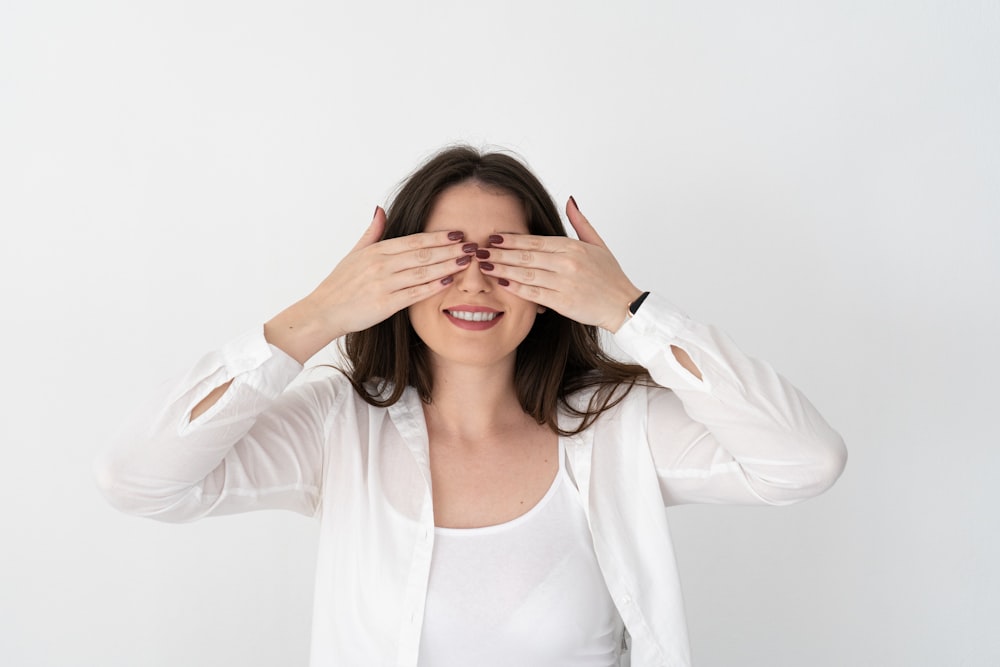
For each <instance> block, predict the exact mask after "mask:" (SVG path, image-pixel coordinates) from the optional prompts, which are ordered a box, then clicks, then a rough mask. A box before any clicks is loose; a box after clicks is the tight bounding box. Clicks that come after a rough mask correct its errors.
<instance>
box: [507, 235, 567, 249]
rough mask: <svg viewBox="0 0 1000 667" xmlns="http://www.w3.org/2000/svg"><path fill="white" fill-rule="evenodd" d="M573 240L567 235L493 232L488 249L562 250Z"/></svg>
mask: <svg viewBox="0 0 1000 667" xmlns="http://www.w3.org/2000/svg"><path fill="white" fill-rule="evenodd" d="M569 241H573V239H570V238H568V237H565V236H535V235H533V234H510V233H508V234H493V235H491V236H490V245H489V248H488V249H492V248H505V249H508V250H533V251H535V252H562V251H563V250H565V249H566V246H567V242H569Z"/></svg>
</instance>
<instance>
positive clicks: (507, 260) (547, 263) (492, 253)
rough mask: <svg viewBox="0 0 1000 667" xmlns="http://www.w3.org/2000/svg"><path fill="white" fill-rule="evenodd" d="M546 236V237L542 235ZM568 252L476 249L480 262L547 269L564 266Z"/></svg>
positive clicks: (552, 269) (492, 248)
mask: <svg viewBox="0 0 1000 667" xmlns="http://www.w3.org/2000/svg"><path fill="white" fill-rule="evenodd" d="M541 238H544V237H541ZM565 256H566V253H563V252H559V253H553V252H543V251H540V250H526V249H525V250H515V249H508V248H506V247H504V248H497V247H494V246H491V247H489V248H480V249H479V250H477V251H476V259H478V260H479V261H480V262H482V261H486V262H490V263H492V264H505V265H507V266H525V267H533V268H537V269H544V270H545V271H559V270H560V269H561V268H562V265H563V261H564V260H565Z"/></svg>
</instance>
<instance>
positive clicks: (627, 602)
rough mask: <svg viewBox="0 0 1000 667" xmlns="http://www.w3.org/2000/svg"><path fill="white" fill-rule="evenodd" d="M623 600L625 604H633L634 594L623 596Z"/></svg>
mask: <svg viewBox="0 0 1000 667" xmlns="http://www.w3.org/2000/svg"><path fill="white" fill-rule="evenodd" d="M622 602H624V603H625V604H632V596H631V595H626V596H625V597H623V598H622Z"/></svg>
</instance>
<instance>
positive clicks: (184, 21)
mask: <svg viewBox="0 0 1000 667" xmlns="http://www.w3.org/2000/svg"><path fill="white" fill-rule="evenodd" d="M613 5H614V6H613ZM998 34H1000V7H998V4H997V3H995V2H984V1H973V0H970V1H968V2H964V3H958V2H944V1H939V2H919V3H902V2H887V1H881V2H860V1H858V2H854V1H851V2H837V3H832V2H825V3H820V2H798V3H793V2H777V1H774V2H756V3H747V2H739V1H728V2H701V3H695V2H690V3H680V2H636V1H633V2H616V3H610V2H608V3H598V2H586V3H578V2H544V1H541V2H537V3H536V2H513V3H512V2H503V3H468V2H429V3H426V6H423V7H418V6H417V5H416V4H413V5H411V4H410V3H399V4H398V5H395V6H393V5H382V4H376V3H360V2H355V3H350V4H348V3H327V2H308V1H295V2H280V3H279V2H260V1H253V2H249V1H247V0H241V1H235V0H232V1H229V2H222V1H219V0H214V1H213V0H207V1H204V0H203V1H199V2H193V1H175V2H169V3H137V2H129V1H126V0H120V1H117V2H113V1H110V0H92V1H90V2H70V1H68V0H67V1H64V2H58V1H57V0H36V1H30V0H7V1H6V2H4V3H3V4H2V5H0V182H2V183H3V185H2V186H0V188H2V190H0V219H2V229H3V233H2V236H0V239H2V240H0V290H2V292H0V293H2V301H0V304H2V309H0V318H2V320H0V332H2V336H3V349H4V350H5V351H6V355H5V357H6V358H5V361H4V363H3V369H4V373H3V376H2V380H0V381H2V383H3V384H2V391H3V398H4V401H3V405H4V418H3V419H2V420H0V439H2V440H0V441H2V443H3V447H4V452H5V457H6V461H5V463H6V464H5V465H4V466H3V468H2V470H0V493H2V503H0V513H2V514H0V527H2V533H0V535H2V538H0V539H2V547H0V662H2V663H3V664H4V665H11V666H29V665H30V666H39V665H43V666H49V665H51V666H59V667H65V666H74V665H88V666H89V665H99V666H101V667H116V666H121V667H126V666H129V667H131V666H134V665H143V666H147V665H148V666H161V665H162V666H167V665H171V666H172V665H178V664H182V665H186V666H209V665H212V666H214V665H236V664H240V665H247V666H261V667H263V666H271V665H291V666H294V665H305V664H306V660H307V637H308V630H309V625H308V623H309V620H308V619H309V609H310V595H311V573H312V567H313V561H314V556H313V548H314V546H315V534H314V529H313V525H312V524H311V522H310V521H309V520H307V519H305V518H302V517H299V516H296V515H290V514H288V515H286V514H279V513H259V514H254V515H244V516H239V517H231V518H226V519H211V520H207V521H204V522H201V523H197V524H193V525H186V526H173V525H162V524H158V523H155V522H151V521H144V520H140V519H134V518H130V517H125V516H123V515H119V514H117V513H115V512H114V511H113V510H111V509H110V508H109V507H108V506H107V505H105V504H104V502H103V500H102V499H101V498H100V497H99V495H98V493H97V491H96V488H95V486H94V483H93V480H92V477H91V473H90V465H91V461H92V460H93V459H94V457H95V456H96V454H97V453H98V451H99V450H100V449H101V448H102V447H103V446H104V444H105V442H106V441H107V440H108V439H109V438H110V436H111V435H112V434H113V433H114V432H115V430H116V428H117V425H118V424H119V422H120V421H121V419H122V415H123V414H126V413H128V412H129V411H131V410H133V409H134V408H135V407H136V405H137V404H138V402H139V401H140V397H141V396H142V395H143V394H144V393H146V392H147V391H149V390H150V389H151V388H152V387H153V386H154V385H155V384H156V383H157V382H159V381H160V380H161V379H163V378H168V377H170V376H172V375H174V374H176V373H179V372H180V371H182V370H183V369H185V368H186V367H187V366H188V365H189V364H191V363H193V362H194V361H195V360H196V359H197V357H198V356H200V355H201V354H202V353H203V352H204V351H206V350H207V349H209V348H212V347H214V346H216V345H219V344H221V343H222V342H224V341H225V340H226V339H227V338H229V337H231V336H233V335H235V334H237V333H239V332H241V331H243V330H244V329H246V328H247V327H250V326H253V325H255V324H256V323H259V322H261V321H262V320H264V319H267V318H268V317H270V316H271V315H272V314H274V313H275V312H276V311H278V310H279V309H280V308H282V307H283V306H284V305H287V304H288V303H290V302H291V301H292V300H294V299H297V298H299V297H300V296H302V295H304V294H305V292H306V291H308V290H309V289H311V288H312V287H313V286H314V284H315V283H317V282H318V281H319V280H320V279H321V278H322V277H323V276H325V275H326V273H327V272H328V271H329V270H330V268H332V266H333V265H334V263H335V262H336V261H337V259H338V258H339V257H341V256H342V255H343V253H344V252H345V251H346V250H347V249H348V248H350V247H351V246H352V245H353V243H354V242H355V239H356V238H357V236H359V235H360V233H361V231H362V230H363V229H364V227H365V226H366V225H367V223H368V221H369V220H370V216H371V211H372V209H373V208H374V206H375V205H376V204H378V203H384V202H385V198H386V195H387V194H388V193H389V192H390V191H391V189H392V187H393V186H394V185H395V184H396V183H397V182H398V181H399V179H401V178H402V177H403V176H404V175H405V174H406V173H408V172H409V171H410V170H411V169H412V168H413V167H414V166H416V164H417V163H418V162H419V161H420V160H421V159H422V158H424V157H425V156H427V155H428V154H429V152H431V151H432V150H434V149H436V148H438V147H440V146H442V145H443V144H445V143H448V142H452V141H457V140H463V141H470V142H472V143H475V144H481V143H487V142H489V143H496V144H500V145H503V146H506V147H509V148H512V149H514V150H516V151H518V152H519V153H521V154H522V155H524V156H525V157H526V158H527V159H528V161H529V162H530V163H531V165H532V166H533V167H534V168H535V169H536V171H537V172H538V173H539V174H540V175H541V177H542V178H543V180H544V181H545V182H546V183H547V185H548V186H549V187H550V188H551V190H552V192H553V194H554V196H555V197H556V199H557V200H558V201H559V202H560V203H561V202H562V201H564V200H565V198H566V197H567V196H568V195H570V194H574V195H575V196H576V198H577V200H578V201H579V202H580V205H581V207H582V208H583V210H584V211H585V212H586V213H587V214H588V216H589V217H590V219H591V220H592V221H594V223H595V224H596V225H597V227H598V229H599V230H600V231H601V232H602V233H603V234H604V235H605V237H606V239H607V240H608V242H609V244H610V245H611V247H612V248H614V249H615V250H616V251H617V253H618V256H619V259H620V260H621V262H622V264H623V265H624V266H625V267H627V269H628V271H629V272H630V274H631V275H632V277H633V279H634V281H635V282H636V283H638V284H640V285H642V286H643V287H645V288H648V289H656V290H659V291H662V292H665V293H667V294H668V295H669V296H670V297H671V298H672V299H673V300H674V301H675V302H676V303H678V304H680V305H682V306H683V307H685V308H686V309H687V310H688V312H690V313H691V314H692V315H694V316H696V317H698V318H700V319H703V320H708V321H712V322H714V323H716V324H719V325H720V326H722V327H723V328H725V329H726V330H727V331H728V332H729V333H730V334H731V335H732V336H733V337H734V338H735V339H736V340H737V341H739V342H740V343H741V344H742V346H743V347H744V349H746V350H747V351H749V352H751V353H752V354H755V355H757V356H761V357H764V358H766V359H768V360H770V361H772V363H774V364H775V366H776V367H778V368H779V369H780V370H781V371H782V372H783V373H784V374H785V375H787V376H788V377H790V378H791V379H792V380H793V381H795V382H796V383H797V384H798V385H799V386H800V387H802V388H803V389H804V390H805V392H806V393H807V395H808V396H809V397H810V398H811V399H812V400H813V402H814V403H815V404H816V405H817V406H819V407H820V409H821V411H822V412H823V413H824V414H825V415H826V416H827V418H828V419H829V420H830V421H831V422H832V423H833V424H834V425H835V426H836V427H838V428H839V430H840V431H841V432H842V433H843V435H844V437H845V438H846V440H847V443H848V446H849V448H850V452H851V460H850V463H849V464H848V469H847V472H846V473H845V475H844V477H843V478H842V480H841V481H840V482H839V484H838V485H837V486H836V487H834V489H833V490H832V491H830V492H829V493H828V494H826V495H825V496H823V497H821V498H819V499H817V500H814V501H810V502H808V503H805V504H802V505H798V506H795V507H792V508H784V509H764V508H727V507H691V508H679V509H677V510H673V511H672V517H673V525H674V527H675V532H676V538H677V549H678V552H679V558H680V563H681V566H682V578H683V581H684V584H685V590H686V597H687V602H688V607H689V615H690V619H689V620H690V625H691V634H692V641H693V650H694V652H695V656H696V657H697V658H698V664H699V665H700V666H701V667H716V666H730V665H755V666H761V667H764V666H767V667H793V666H794V667H799V666H802V665H810V666H830V667H833V666H838V667H840V666H844V665H851V666H852V667H853V666H858V665H877V666H900V667H902V666H906V667H912V666H914V665H928V666H930V665H933V666H935V667H939V666H941V665H956V666H957V665H962V666H965V667H970V666H978V665H996V664H1000V635H998V634H997V633H996V632H995V631H994V630H995V629H994V627H993V626H994V622H995V620H996V619H997V618H998V617H1000V602H998V600H1000V595H998V593H1000V586H998V575H997V568H996V564H997V563H998V562H1000V542H998V537H997V536H996V527H997V520H996V510H997V504H998V500H1000V494H998V491H997V490H996V489H997V487H996V485H995V483H993V479H992V478H993V477H995V473H994V471H995V469H996V467H997V465H998V463H1000V454H998V450H1000V438H998V435H1000V427H998V425H997V422H998V419H997V409H996V407H995V403H996V400H997V399H998V398H1000V392H998V391H997V389H996V383H995V376H996V374H997V371H998V370H1000V364H998V356H1000V355H998V352H997V339H998V337H1000V317H998V305H1000V304H998V297H997V294H998V293H1000V289H998V287H1000V261H998V260H1000V250H998V248H1000V238H998V237H1000V231H998V220H1000V193H998V187H1000V129H998V128H1000V124H998V121H997V119H998V118H1000V72H998V63H1000V46H998V45H1000V40H998Z"/></svg>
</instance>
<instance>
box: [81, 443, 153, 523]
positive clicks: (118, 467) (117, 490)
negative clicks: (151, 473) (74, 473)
mask: <svg viewBox="0 0 1000 667" xmlns="http://www.w3.org/2000/svg"><path fill="white" fill-rule="evenodd" d="M93 473H94V481H95V482H96V483H97V488H98V490H99V491H100V492H101V495H102V496H104V499H105V500H106V501H107V502H108V504H109V505H111V506H112V507H114V508H115V509H116V510H118V511H119V512H124V513H125V514H134V515H139V516H142V515H145V514H148V509H149V508H148V507H147V506H146V503H145V502H143V499H144V498H145V497H146V495H147V494H146V493H144V492H143V490H142V488H141V485H139V484H137V483H136V481H135V479H134V477H133V475H131V474H130V472H129V470H128V467H127V466H125V465H123V463H122V461H121V460H120V459H117V458H116V457H114V456H112V455H110V454H108V455H105V456H102V457H101V458H99V459H98V460H97V461H95V462H94V468H93Z"/></svg>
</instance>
